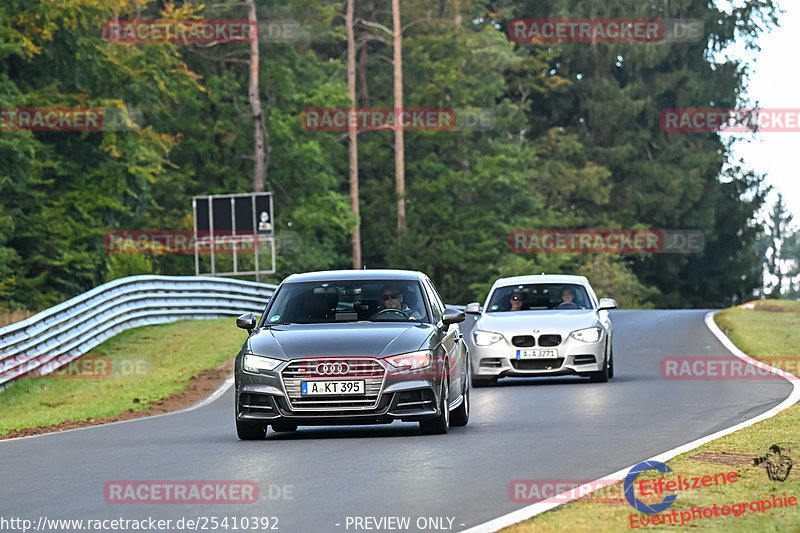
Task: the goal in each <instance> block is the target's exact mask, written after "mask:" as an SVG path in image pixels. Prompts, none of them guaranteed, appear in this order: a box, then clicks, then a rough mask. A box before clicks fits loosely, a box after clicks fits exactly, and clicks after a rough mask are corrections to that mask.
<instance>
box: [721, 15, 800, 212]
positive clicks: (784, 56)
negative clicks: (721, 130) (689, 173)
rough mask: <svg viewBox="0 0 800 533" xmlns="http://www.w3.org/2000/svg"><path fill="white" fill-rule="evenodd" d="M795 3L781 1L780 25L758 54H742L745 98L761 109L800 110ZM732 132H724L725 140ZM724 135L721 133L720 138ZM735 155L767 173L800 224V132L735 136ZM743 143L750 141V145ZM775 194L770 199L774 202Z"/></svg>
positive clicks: (799, 49) (799, 51)
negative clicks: (747, 75) (746, 68)
mask: <svg viewBox="0 0 800 533" xmlns="http://www.w3.org/2000/svg"><path fill="white" fill-rule="evenodd" d="M798 4H800V2H798V1H797V0H782V1H781V2H780V5H781V7H782V8H783V10H784V11H786V13H785V14H783V15H782V16H781V18H780V24H781V25H780V27H778V28H777V29H775V30H773V31H772V32H771V33H764V34H762V36H761V38H760V39H759V41H758V42H759V44H760V45H761V51H760V52H756V53H754V54H752V55H751V54H745V53H744V52H741V57H743V58H745V59H747V60H748V62H749V64H750V65H751V67H752V69H753V74H752V76H751V79H750V83H749V85H748V95H749V96H750V98H751V99H752V100H754V101H756V102H758V103H759V104H760V106H761V107H781V108H793V109H800V5H798ZM731 135H733V134H727V136H728V137H730V136H731ZM725 136H726V135H723V138H724V137H725ZM737 137H740V138H742V140H737V142H736V144H735V145H734V155H736V156H738V157H740V158H742V159H744V161H745V163H746V164H747V165H748V166H749V167H750V168H752V169H753V170H755V171H756V172H759V173H763V174H766V176H767V182H768V183H769V184H771V185H773V186H774V187H775V188H776V189H778V190H779V191H780V192H781V193H782V194H783V197H784V200H785V201H786V204H787V206H788V207H789V209H790V210H791V211H792V213H793V215H794V219H795V226H797V225H799V224H800V165H798V159H799V158H800V133H782V132H774V133H756V134H750V135H737ZM744 139H749V142H747V141H745V140H744ZM774 197H775V195H774V194H773V195H772V196H771V197H770V200H774Z"/></svg>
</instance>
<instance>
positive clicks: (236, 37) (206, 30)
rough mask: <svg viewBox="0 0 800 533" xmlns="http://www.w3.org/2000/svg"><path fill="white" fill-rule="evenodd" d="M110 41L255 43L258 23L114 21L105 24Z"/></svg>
mask: <svg viewBox="0 0 800 533" xmlns="http://www.w3.org/2000/svg"><path fill="white" fill-rule="evenodd" d="M103 39H105V40H106V41H108V42H110V43H125V44H137V43H175V44H178V43H197V44H211V43H251V42H255V41H256V40H257V39H258V26H257V24H256V23H253V22H250V21H249V20H224V19H218V20H145V19H137V20H112V21H109V22H106V24H105V26H104V27H103Z"/></svg>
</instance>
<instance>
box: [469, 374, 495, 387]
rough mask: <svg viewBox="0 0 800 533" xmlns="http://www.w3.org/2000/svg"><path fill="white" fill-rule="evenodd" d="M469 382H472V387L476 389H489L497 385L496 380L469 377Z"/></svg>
mask: <svg viewBox="0 0 800 533" xmlns="http://www.w3.org/2000/svg"><path fill="white" fill-rule="evenodd" d="M470 381H472V386H473V387H475V388H476V389H479V388H482V387H491V386H492V385H496V384H497V378H476V377H475V376H471V379H470Z"/></svg>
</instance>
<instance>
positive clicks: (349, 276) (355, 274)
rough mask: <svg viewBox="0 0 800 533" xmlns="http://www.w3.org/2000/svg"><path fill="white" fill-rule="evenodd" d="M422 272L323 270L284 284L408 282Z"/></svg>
mask: <svg viewBox="0 0 800 533" xmlns="http://www.w3.org/2000/svg"><path fill="white" fill-rule="evenodd" d="M422 275H423V274H422V272H417V271H413V270H393V269H363V270H323V271H319V272H305V273H302V274H292V275H291V276H289V277H288V278H286V279H285V280H283V281H284V283H297V282H302V281H342V280H408V281H414V280H418V279H420V277H421V276H422Z"/></svg>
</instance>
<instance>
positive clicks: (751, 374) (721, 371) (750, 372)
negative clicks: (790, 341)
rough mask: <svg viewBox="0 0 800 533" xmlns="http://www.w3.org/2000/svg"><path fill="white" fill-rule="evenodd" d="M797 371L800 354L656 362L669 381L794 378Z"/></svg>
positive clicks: (662, 360) (677, 359) (713, 357)
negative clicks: (746, 358)
mask: <svg viewBox="0 0 800 533" xmlns="http://www.w3.org/2000/svg"><path fill="white" fill-rule="evenodd" d="M770 367H771V368H770ZM773 369H774V370H773ZM798 370H800V357H769V358H764V359H762V360H761V361H756V360H755V359H754V360H753V362H752V363H750V362H748V361H743V360H741V359H736V358H732V357H725V356H702V357H664V358H662V359H661V362H660V363H659V371H660V373H661V377H662V378H663V379H668V380H754V379H755V380H767V381H774V380H782V379H789V380H797V379H800V378H798V377H797V374H798Z"/></svg>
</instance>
